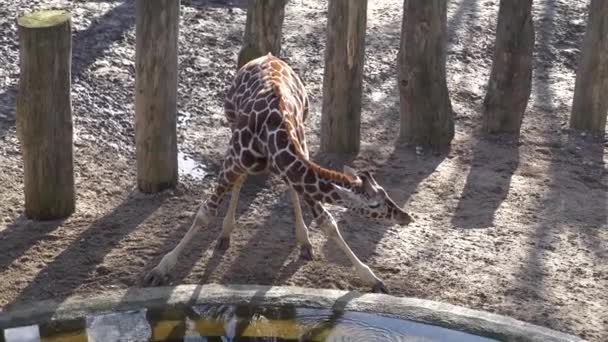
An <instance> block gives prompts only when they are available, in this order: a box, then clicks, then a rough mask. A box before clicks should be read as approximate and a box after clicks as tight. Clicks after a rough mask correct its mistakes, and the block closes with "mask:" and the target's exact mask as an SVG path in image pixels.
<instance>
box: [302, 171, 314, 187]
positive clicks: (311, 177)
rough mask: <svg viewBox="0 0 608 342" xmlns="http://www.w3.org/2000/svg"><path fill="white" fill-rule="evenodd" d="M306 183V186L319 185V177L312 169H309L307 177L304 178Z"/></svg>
mask: <svg viewBox="0 0 608 342" xmlns="http://www.w3.org/2000/svg"><path fill="white" fill-rule="evenodd" d="M304 183H306V184H316V183H317V175H316V174H315V172H314V171H313V170H312V169H308V171H306V176H304Z"/></svg>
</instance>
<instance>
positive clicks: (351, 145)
mask: <svg viewBox="0 0 608 342" xmlns="http://www.w3.org/2000/svg"><path fill="white" fill-rule="evenodd" d="M366 20H367V0H358V1H344V0H330V1H329V11H328V15H327V44H326V48H325V73H324V75H323V114H322V117H321V150H322V151H323V152H330V153H357V152H359V146H360V135H361V134H360V126H361V96H362V91H363V88H362V80H363V63H364V60H365V27H366Z"/></svg>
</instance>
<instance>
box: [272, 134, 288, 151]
mask: <svg viewBox="0 0 608 342" xmlns="http://www.w3.org/2000/svg"><path fill="white" fill-rule="evenodd" d="M289 142H290V141H289V135H288V134H287V132H285V131H278V132H276V133H275V144H276V147H277V150H281V149H283V148H285V147H287V146H289Z"/></svg>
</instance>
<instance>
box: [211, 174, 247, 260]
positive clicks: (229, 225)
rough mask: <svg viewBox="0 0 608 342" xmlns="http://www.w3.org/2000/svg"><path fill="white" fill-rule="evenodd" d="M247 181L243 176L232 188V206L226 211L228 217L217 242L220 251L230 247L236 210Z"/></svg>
mask: <svg viewBox="0 0 608 342" xmlns="http://www.w3.org/2000/svg"><path fill="white" fill-rule="evenodd" d="M245 179H247V175H246V174H243V175H241V176H240V177H239V178H238V179H237V181H236V182H235V183H234V186H233V187H232V195H231V196H230V204H228V210H227V211H226V215H225V216H224V221H223V222H222V232H221V234H220V237H219V239H218V241H217V245H216V247H217V249H219V250H223V251H224V250H227V249H228V247H229V246H230V234H231V233H232V230H233V229H234V227H235V226H236V208H237V204H238V202H239V196H240V193H241V187H242V186H243V183H244V182H245Z"/></svg>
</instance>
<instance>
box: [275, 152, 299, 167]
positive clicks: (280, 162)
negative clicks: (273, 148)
mask: <svg viewBox="0 0 608 342" xmlns="http://www.w3.org/2000/svg"><path fill="white" fill-rule="evenodd" d="M295 160H296V157H295V156H294V155H292V154H291V153H289V152H287V151H283V152H281V153H279V155H277V156H276V157H275V163H276V164H277V166H278V167H280V168H282V169H283V168H286V167H288V166H289V165H291V164H292V163H293V162H294V161H295Z"/></svg>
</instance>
